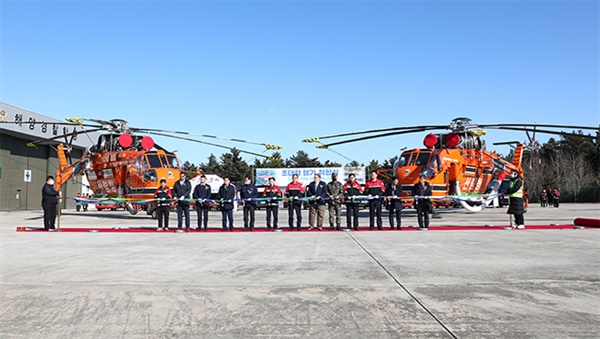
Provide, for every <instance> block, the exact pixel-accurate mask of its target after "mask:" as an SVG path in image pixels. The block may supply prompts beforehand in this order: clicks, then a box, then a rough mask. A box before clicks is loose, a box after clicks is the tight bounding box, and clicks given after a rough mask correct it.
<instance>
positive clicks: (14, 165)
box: [0, 102, 88, 211]
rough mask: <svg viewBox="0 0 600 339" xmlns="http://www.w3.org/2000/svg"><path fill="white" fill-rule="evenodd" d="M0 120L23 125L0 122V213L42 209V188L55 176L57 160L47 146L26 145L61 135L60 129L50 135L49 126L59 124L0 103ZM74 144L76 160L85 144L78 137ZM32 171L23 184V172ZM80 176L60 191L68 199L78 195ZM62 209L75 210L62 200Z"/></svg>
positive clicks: (42, 116) (80, 187)
mask: <svg viewBox="0 0 600 339" xmlns="http://www.w3.org/2000/svg"><path fill="white" fill-rule="evenodd" d="M0 119H1V120H2V121H14V120H19V119H22V121H23V123H22V124H15V123H0V211H12V210H35V209H41V208H42V207H41V202H42V186H43V185H44V184H45V182H46V177H47V176H48V175H56V170H57V169H58V158H57V154H56V150H55V149H54V148H53V147H52V146H50V145H38V146H37V147H29V146H27V143H29V142H31V141H34V140H40V139H44V138H51V137H52V136H53V135H57V134H58V135H60V134H62V127H61V128H60V129H59V130H58V132H57V134H53V128H52V123H55V122H62V121H61V120H58V119H54V118H50V117H47V116H44V115H41V114H38V113H35V112H31V111H28V110H25V109H22V108H19V107H16V106H12V105H9V104H6V103H3V102H0ZM32 120H33V121H38V122H40V121H48V126H47V127H46V128H44V129H42V126H41V125H39V124H37V125H32V124H28V122H30V121H32ZM80 139H83V141H81V140H79V141H77V142H74V143H73V150H72V152H71V157H72V158H73V160H74V161H75V160H77V159H79V158H81V157H82V156H83V152H84V151H85V143H84V142H85V141H86V140H88V139H87V138H85V139H84V138H80ZM26 169H29V170H31V182H26V181H25V170H26ZM80 181H81V177H77V178H76V181H73V180H69V182H68V183H67V184H65V185H64V186H63V187H62V188H61V191H62V192H63V196H64V197H67V198H70V197H73V196H75V195H77V193H81V191H82V185H81V183H80ZM62 208H69V209H70V208H74V202H73V200H71V199H64V200H63V202H62Z"/></svg>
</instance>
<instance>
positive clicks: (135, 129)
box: [132, 128, 283, 150]
mask: <svg viewBox="0 0 600 339" xmlns="http://www.w3.org/2000/svg"><path fill="white" fill-rule="evenodd" d="M132 130H133V131H136V132H141V133H144V132H147V133H150V132H158V133H175V134H182V135H193V136H197V137H203V138H212V139H220V140H227V141H233V142H239V143H244V144H251V145H258V146H264V147H265V148H266V150H280V149H283V146H278V145H273V144H267V143H264V142H255V141H248V140H243V139H235V138H226V137H220V136H216V135H209V134H198V133H191V132H184V131H169V130H160V129H151V128H132Z"/></svg>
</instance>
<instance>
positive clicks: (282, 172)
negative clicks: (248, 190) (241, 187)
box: [256, 166, 366, 186]
mask: <svg viewBox="0 0 600 339" xmlns="http://www.w3.org/2000/svg"><path fill="white" fill-rule="evenodd" d="M332 173H337V174H338V181H340V182H342V183H343V182H346V181H347V180H348V175H349V174H350V173H353V174H354V175H355V176H356V181H357V182H358V183H359V184H361V185H364V184H365V182H366V180H365V167H364V166H358V167H313V168H257V169H256V185H257V186H261V185H264V186H266V185H268V184H269V178H270V177H273V178H275V183H276V184H277V185H278V186H282V185H283V186H285V185H287V184H288V183H290V182H291V181H292V175H294V174H298V181H299V182H301V183H302V184H304V185H308V184H310V183H311V182H312V181H313V180H314V176H315V174H320V175H321V180H323V181H325V182H329V181H331V174H332Z"/></svg>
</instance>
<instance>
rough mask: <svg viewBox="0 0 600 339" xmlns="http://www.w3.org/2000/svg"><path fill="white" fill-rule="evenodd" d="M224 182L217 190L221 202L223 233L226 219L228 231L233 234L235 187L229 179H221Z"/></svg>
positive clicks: (225, 227)
mask: <svg viewBox="0 0 600 339" xmlns="http://www.w3.org/2000/svg"><path fill="white" fill-rule="evenodd" d="M223 181H224V182H225V183H224V184H223V185H222V186H221V187H220V188H219V200H221V215H222V216H223V231H227V219H229V230H230V231H231V232H233V199H235V186H233V185H232V184H231V182H230V180H229V177H225V178H223Z"/></svg>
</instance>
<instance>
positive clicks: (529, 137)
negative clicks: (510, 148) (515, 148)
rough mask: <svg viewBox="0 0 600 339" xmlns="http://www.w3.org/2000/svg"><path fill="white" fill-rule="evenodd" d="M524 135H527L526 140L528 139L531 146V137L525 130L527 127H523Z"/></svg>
mask: <svg viewBox="0 0 600 339" xmlns="http://www.w3.org/2000/svg"><path fill="white" fill-rule="evenodd" d="M525 134H526V135H527V139H529V144H531V136H530V135H529V131H528V130H527V127H525Z"/></svg>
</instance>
